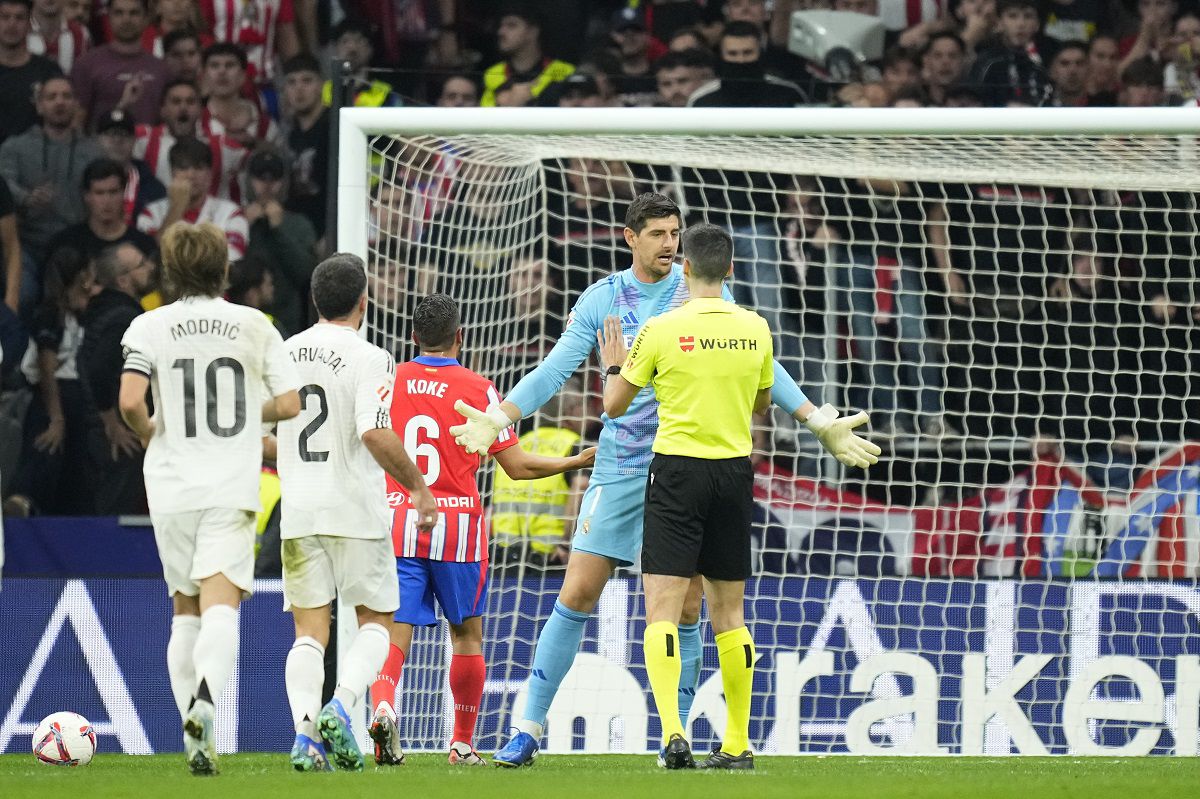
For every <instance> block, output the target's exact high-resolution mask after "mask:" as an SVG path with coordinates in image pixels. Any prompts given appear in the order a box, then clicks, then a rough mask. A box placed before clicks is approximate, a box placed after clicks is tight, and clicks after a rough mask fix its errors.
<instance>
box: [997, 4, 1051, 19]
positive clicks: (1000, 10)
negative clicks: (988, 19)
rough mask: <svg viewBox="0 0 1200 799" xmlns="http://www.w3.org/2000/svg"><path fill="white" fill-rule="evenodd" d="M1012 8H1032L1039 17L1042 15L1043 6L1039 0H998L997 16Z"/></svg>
mask: <svg viewBox="0 0 1200 799" xmlns="http://www.w3.org/2000/svg"><path fill="white" fill-rule="evenodd" d="M1010 8H1020V9H1026V8H1030V9H1033V13H1035V14H1037V15H1038V17H1039V18H1041V16H1042V6H1041V3H1039V2H1038V0H996V16H1000V15H1001V14H1003V13H1004V12H1005V11H1007V10H1009V9H1010Z"/></svg>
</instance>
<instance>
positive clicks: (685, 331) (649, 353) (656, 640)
mask: <svg viewBox="0 0 1200 799" xmlns="http://www.w3.org/2000/svg"><path fill="white" fill-rule="evenodd" d="M683 251H684V260H683V272H684V275H685V277H686V279H687V283H688V289H689V291H690V293H691V299H690V300H688V302H686V303H684V305H683V306H682V307H680V308H677V309H676V310H674V311H670V312H669V313H665V314H663V315H661V316H655V317H652V318H651V319H649V320H647V322H646V323H645V325H644V326H643V327H642V329H641V332H639V333H638V336H637V338H636V339H635V340H634V342H633V347H632V349H630V351H629V356H628V358H627V359H626V360H625V365H624V366H623V367H622V368H621V373H620V374H619V375H613V376H612V377H610V378H609V380H608V382H607V384H606V386H605V389H604V410H605V412H606V413H607V414H608V415H609V416H610V417H613V418H615V417H618V416H620V415H621V414H623V413H624V412H625V411H626V410H627V409H628V408H629V403H630V402H631V401H632V400H633V398H634V396H635V395H636V394H637V393H638V391H639V390H641V389H642V388H643V387H644V386H646V385H647V384H653V387H654V392H655V394H656V395H657V397H658V420H659V421H658V434H657V435H656V436H655V438H654V453H655V454H654V460H653V461H652V462H651V464H650V477H649V479H648V481H647V483H646V510H645V525H644V526H645V533H644V538H643V543H642V583H643V586H644V587H645V591H646V633H645V638H644V640H643V653H644V655H645V660H646V671H647V673H648V674H649V677H650V687H651V690H653V692H654V703H655V705H656V706H657V707H658V715H659V717H660V718H661V719H662V725H663V744H664V749H663V751H662V753H661V755H660V761H661V762H662V764H663V765H665V766H666V767H667V768H670V769H679V768H693V767H695V765H696V764H695V762H694V760H693V759H692V753H691V748H690V747H689V746H688V742H687V740H686V738H685V736H684V730H683V725H682V724H681V723H680V721H679V707H678V691H679V672H680V666H681V663H680V659H679V630H678V624H679V616H680V613H681V611H682V610H683V601H684V596H685V595H686V594H687V589H688V584H689V583H690V581H691V578H692V577H693V576H694V575H696V574H700V575H702V576H703V577H704V594H705V596H706V597H708V607H709V620H710V623H711V624H712V627H713V633H714V634H715V636H716V643H717V652H718V654H719V656H720V663H721V683H722V685H723V686H724V688H725V703H726V708H727V709H726V713H727V720H726V726H725V740H724V741H723V743H722V745H721V748H720V749H718V750H717V751H715V752H713V753H712V755H711V756H710V757H709V758H708V759H707V760H705V761H704V762H702V763H700V768H725V769H752V768H754V754H753V753H752V752H751V751H750V740H749V733H750V688H751V684H752V683H753V681H754V639H753V638H751V637H750V631H749V630H747V629H746V620H745V617H744V615H743V609H742V600H743V597H744V595H745V588H746V578H747V577H749V576H750V573H751V569H750V554H751V553H750V525H751V516H752V512H753V506H754V498H753V493H752V492H753V487H754V473H753V471H752V469H751V467H750V450H751V437H750V415H751V413H761V412H763V411H765V410H766V409H767V406H768V405H769V404H770V402H771V384H772V382H773V364H772V352H771V331H770V329H769V328H768V326H767V322H766V320H765V319H763V318H762V317H761V316H759V315H758V314H756V313H754V312H753V311H748V310H745V309H744V308H739V307H738V306H737V305H735V304H733V303H731V302H728V301H726V300H724V299H722V297H721V284H722V282H723V281H724V280H725V278H727V277H728V276H729V275H730V274H731V273H732V272H733V239H732V238H731V237H730V236H729V234H728V233H726V232H725V231H724V230H722V229H721V228H719V227H717V226H716V225H710V224H699V225H694V226H692V227H689V228H688V229H687V230H685V231H684V233H683Z"/></svg>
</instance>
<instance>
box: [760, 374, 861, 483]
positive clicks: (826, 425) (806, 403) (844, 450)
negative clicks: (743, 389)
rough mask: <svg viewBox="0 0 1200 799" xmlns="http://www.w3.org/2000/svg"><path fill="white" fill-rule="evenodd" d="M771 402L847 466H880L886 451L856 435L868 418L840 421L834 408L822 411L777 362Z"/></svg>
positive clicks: (847, 418) (859, 414) (825, 408)
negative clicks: (881, 458)
mask: <svg viewBox="0 0 1200 799" xmlns="http://www.w3.org/2000/svg"><path fill="white" fill-rule="evenodd" d="M771 401H772V402H773V403H775V404H776V405H778V406H779V407H781V408H783V409H784V410H785V411H787V412H788V413H789V414H791V415H792V418H793V419H795V420H796V421H798V422H800V423H801V424H802V425H804V426H805V427H807V428H808V429H809V430H811V431H812V433H813V435H815V436H816V437H817V440H818V441H820V442H821V446H823V447H824V448H825V449H826V450H828V451H829V453H830V454H831V455H833V457H835V458H837V459H838V460H839V461H840V462H841V463H843V464H844V465H846V466H856V467H858V468H860V469H865V468H867V467H868V466H873V465H874V464H876V463H879V455H880V453H881V452H882V451H883V450H881V449H880V448H879V445H877V444H873V443H871V442H870V441H868V440H867V439H865V438H863V437H862V436H859V435H857V434H856V433H855V432H854V428H856V427H858V426H860V425H863V424H866V422H867V414H866V413H865V412H863V411H859V412H858V413H856V414H854V415H853V416H847V417H845V418H838V411H837V409H836V408H834V407H833V406H832V405H822V406H821V407H820V408H818V407H817V406H816V405H815V404H814V403H813V402H812V401H811V400H810V399H809V398H808V397H806V396H805V394H804V392H803V391H802V390H801V389H800V387H799V386H798V385H796V381H795V380H793V379H792V377H791V375H789V374H788V373H787V370H786V369H784V368H783V366H781V365H780V363H779V361H775V384H774V385H773V386H771Z"/></svg>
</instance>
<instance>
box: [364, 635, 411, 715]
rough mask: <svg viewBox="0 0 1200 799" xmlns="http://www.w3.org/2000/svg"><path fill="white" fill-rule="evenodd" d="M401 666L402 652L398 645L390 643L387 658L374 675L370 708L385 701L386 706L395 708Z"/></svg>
mask: <svg viewBox="0 0 1200 799" xmlns="http://www.w3.org/2000/svg"><path fill="white" fill-rule="evenodd" d="M403 668H404V653H403V652H402V651H400V647H398V646H396V645H395V644H392V645H391V646H390V647H388V656H387V660H386V661H384V664H383V668H382V669H380V670H379V674H377V675H375V682H374V684H373V685H372V686H371V703H372V704H371V707H372V709H374V708H377V707H379V703H380V702H387V704H388V707H390V708H392V709H393V710H394V709H395V707H396V684H397V683H398V682H400V670H401V669H403Z"/></svg>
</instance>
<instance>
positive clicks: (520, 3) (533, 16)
mask: <svg viewBox="0 0 1200 799" xmlns="http://www.w3.org/2000/svg"><path fill="white" fill-rule="evenodd" d="M505 17H519V18H520V19H522V20H523V21H524V22H525V24H526V25H529V26H531V27H534V28H537V29H538V30H541V29H542V27H543V25H542V22H543V20H542V15H541V13H540V12H539V11H538V9H537V7H536V6H535V5H534V4H533V3H531V2H528V0H509V2H506V3H505V4H504V5H503V6H501V8H500V14H499V16H497V19H498V20H499V19H504V18H505Z"/></svg>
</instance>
